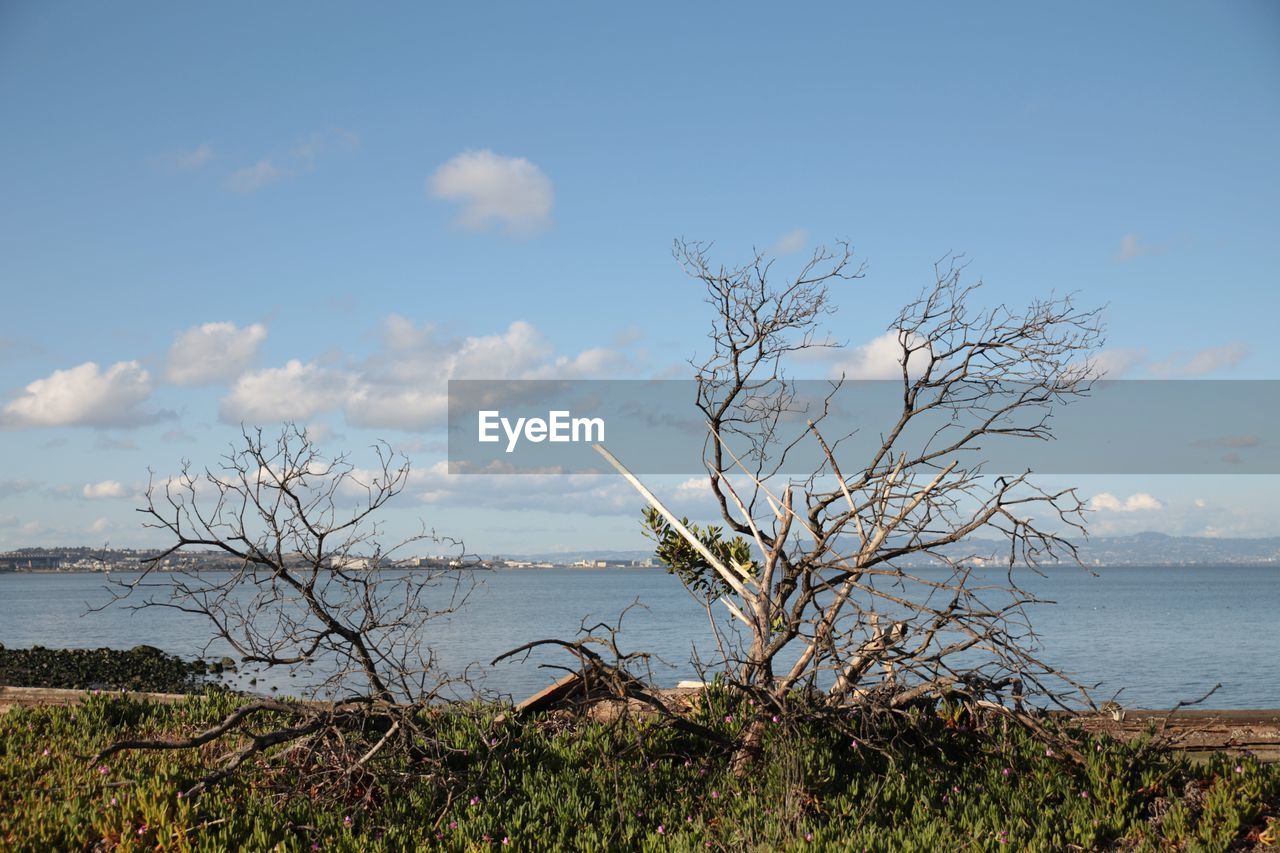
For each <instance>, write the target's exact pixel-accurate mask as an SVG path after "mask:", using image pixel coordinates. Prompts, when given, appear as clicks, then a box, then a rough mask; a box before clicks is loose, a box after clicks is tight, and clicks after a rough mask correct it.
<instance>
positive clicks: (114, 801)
mask: <svg viewBox="0 0 1280 853" xmlns="http://www.w3.org/2000/svg"><path fill="white" fill-rule="evenodd" d="M115 804H116V798H115V797H112V798H111V805H113V806H114V805H115Z"/></svg>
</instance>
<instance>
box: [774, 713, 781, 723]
mask: <svg viewBox="0 0 1280 853" xmlns="http://www.w3.org/2000/svg"><path fill="white" fill-rule="evenodd" d="M773 721H774V722H775V723H777V722H780V720H779V719H778V715H777V714H774V715H773Z"/></svg>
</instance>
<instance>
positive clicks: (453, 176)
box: [427, 149, 555, 235]
mask: <svg viewBox="0 0 1280 853" xmlns="http://www.w3.org/2000/svg"><path fill="white" fill-rule="evenodd" d="M427 187H428V190H429V192H430V193H431V195H432V196H434V197H435V198H440V199H446V200H449V201H459V202H461V203H462V210H461V212H460V213H459V214H458V222H459V223H460V224H461V225H462V226H463V227H464V228H467V229H470V230H472V231H482V230H484V229H486V228H489V227H490V226H493V225H504V226H506V228H507V230H508V231H509V232H511V233H514V234H522V235H527V234H534V233H537V232H538V231H541V230H542V229H544V228H546V227H547V226H548V225H549V224H550V223H551V207H552V204H553V203H554V201H555V192H554V190H553V189H552V185H551V179H550V178H548V177H547V176H546V175H545V174H544V173H543V171H542V170H541V169H539V168H538V167H537V166H535V165H534V164H533V163H530V162H529V161H528V160H526V159H525V158H523V157H503V156H501V155H499V154H495V153H493V152H492V151H489V150H487V149H486V150H483V151H464V152H463V153H461V154H459V155H458V156H456V157H454V158H453V159H452V160H450V161H449V162H447V163H445V164H444V165H443V166H441V167H440V168H438V169H436V171H435V174H433V175H432V176H431V178H430V180H429V181H428V182H427Z"/></svg>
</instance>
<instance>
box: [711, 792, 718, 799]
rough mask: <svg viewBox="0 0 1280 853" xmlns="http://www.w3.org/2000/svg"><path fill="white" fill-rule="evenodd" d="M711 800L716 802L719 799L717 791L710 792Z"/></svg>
mask: <svg viewBox="0 0 1280 853" xmlns="http://www.w3.org/2000/svg"><path fill="white" fill-rule="evenodd" d="M711 799H713V800H718V799H720V792H719V791H712V792H711Z"/></svg>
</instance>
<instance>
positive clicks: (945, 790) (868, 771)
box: [0, 694, 1280, 850]
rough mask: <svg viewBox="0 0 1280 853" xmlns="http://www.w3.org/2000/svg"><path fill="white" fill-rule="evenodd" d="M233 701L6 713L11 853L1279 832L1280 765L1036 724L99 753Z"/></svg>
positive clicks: (706, 718)
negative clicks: (206, 760)
mask: <svg viewBox="0 0 1280 853" xmlns="http://www.w3.org/2000/svg"><path fill="white" fill-rule="evenodd" d="M237 701H241V700H238V699H236V698H234V697H230V696H227V695H210V696H206V697H193V698H192V699H190V700H188V701H187V702H186V703H183V704H180V705H172V706H159V705H149V704H140V703H137V702H134V701H131V700H125V699H120V698H117V697H114V696H111V695H105V694H104V695H101V696H94V697H92V698H90V699H89V700H88V701H87V702H86V703H85V704H84V705H82V706H80V707H74V708H39V709H29V710H19V711H13V712H10V713H8V714H5V715H3V716H0V800H2V801H3V807H2V808H0V847H5V848H6V849H30V850H44V849H76V848H78V849H85V848H90V847H93V848H94V849H122V850H141V849H155V848H157V847H164V848H166V849H198V850H221V849H231V848H249V849H259V850H262V849H271V848H275V849H282V850H401V849H413V848H428V849H432V848H435V849H444V850H547V849H569V850H605V849H655V850H707V849H712V850H742V849H749V850H776V849H788V850H802V849H850V850H862V849H870V850H901V849H947V848H954V849H961V848H963V849H979V850H997V849H1068V848H1077V849H1078V848H1083V849H1103V848H1108V849H1110V848H1117V847H1119V848H1121V849H1182V848H1185V849H1209V850H1222V849H1226V848H1228V847H1229V846H1231V845H1233V844H1236V843H1241V842H1242V843H1243V844H1244V846H1245V847H1249V846H1257V847H1259V848H1264V847H1266V846H1267V845H1268V844H1274V843H1276V838H1275V836H1276V834H1277V831H1280V821H1277V818H1276V814H1277V807H1278V805H1280V766H1275V765H1265V764H1260V763H1258V762H1256V761H1255V760H1253V759H1251V758H1248V757H1245V758H1230V757H1227V756H1217V757H1215V758H1213V759H1211V760H1209V761H1207V762H1201V763H1192V762H1190V761H1188V760H1187V759H1185V758H1183V757H1180V756H1177V755H1175V754H1171V753H1168V752H1164V751H1160V750H1152V749H1147V748H1145V747H1144V746H1143V744H1141V743H1132V744H1129V745H1121V744H1119V743H1117V742H1114V741H1111V740H1106V739H1097V740H1089V739H1082V740H1080V741H1078V742H1077V745H1078V748H1079V752H1080V753H1081V757H1082V759H1083V761H1082V763H1081V762H1077V761H1072V760H1071V759H1069V758H1068V757H1066V756H1065V755H1063V754H1062V751H1061V749H1054V748H1053V747H1046V745H1045V743H1044V742H1042V741H1040V740H1038V739H1035V738H1032V737H1031V736H1029V735H1028V734H1026V733H1025V732H1024V731H1022V730H1018V729H1014V728H1004V727H1002V726H994V727H991V728H990V729H987V730H984V731H977V730H974V729H971V728H969V727H967V726H965V725H963V724H958V723H957V720H956V719H955V718H954V717H945V716H941V715H939V716H936V717H935V716H934V715H933V714H932V713H930V714H928V715H927V716H926V717H924V718H921V719H919V720H916V721H914V723H913V725H911V726H909V727H904V728H903V729H902V730H901V731H900V732H896V733H895V732H893V731H886V730H885V729H883V728H882V729H879V730H876V731H870V730H867V731H865V735H866V738H865V739H862V738H859V737H856V736H851V735H850V732H849V731H847V730H846V731H841V732H836V731H833V730H832V729H831V728H830V727H829V726H826V725H824V726H823V727H821V728H819V727H816V726H813V725H812V724H809V723H806V722H805V721H803V720H800V721H795V722H788V721H785V720H781V719H779V720H776V721H775V720H774V719H773V718H772V717H770V718H769V720H768V722H769V728H768V732H769V734H768V736H767V738H766V742H765V747H764V749H765V754H764V759H765V760H764V763H763V765H762V766H763V767H765V768H767V770H766V772H763V773H759V774H752V775H751V776H749V777H746V778H737V777H735V776H734V775H733V774H732V773H731V772H730V760H729V759H730V757H729V755H728V754H727V753H726V752H724V751H722V750H718V749H716V748H714V747H711V746H709V745H708V743H707V741H705V740H701V739H695V738H693V737H691V736H690V735H687V734H682V733H680V732H678V731H675V730H673V729H672V728H670V727H666V726H660V725H654V724H651V723H645V722H640V723H631V722H626V723H622V724H618V723H614V724H603V723H599V722H590V721H586V720H579V719H567V718H563V717H557V716H554V715H553V716H535V717H532V718H529V719H527V720H521V721H511V720H507V721H505V722H504V721H499V720H497V719H496V717H497V714H498V713H499V711H498V709H497V708H494V707H490V706H479V705H468V706H454V707H450V708H446V709H442V710H441V711H440V712H438V713H437V714H435V715H434V716H433V717H432V718H431V719H430V721H429V725H430V726H431V727H432V730H433V731H434V732H435V733H436V734H437V735H438V736H439V737H440V738H441V740H442V741H443V742H445V743H447V744H448V745H449V747H450V749H451V750H452V757H451V759H450V761H449V762H448V765H447V769H446V772H445V773H444V774H443V775H442V777H441V778H439V779H438V780H437V781H435V782H434V783H432V784H424V783H422V782H420V781H419V782H415V783H413V784H411V785H406V784H404V783H403V782H402V781H400V780H399V779H398V778H397V777H396V774H395V773H394V772H391V771H389V770H386V769H383V770H381V771H380V772H379V774H378V775H376V776H375V775H372V774H369V775H365V776H361V775H359V774H354V775H344V777H343V778H341V779H333V778H329V777H327V776H326V775H325V773H324V763H323V761H324V757H323V756H319V755H305V754H303V755H298V756H297V759H296V761H295V762H293V764H292V766H290V767H289V768H288V769H287V770H283V771H282V770H268V769H266V768H265V767H262V766H258V767H255V768H252V769H250V771H249V772H248V773H246V774H243V775H242V776H241V777H239V778H236V779H233V780H231V781H229V782H227V783H226V784H224V785H222V786H219V787H216V788H214V789H212V790H211V791H209V792H206V793H205V794H202V795H201V796H200V797H199V798H197V799H195V800H189V799H184V798H183V797H182V796H181V793H180V792H181V791H182V790H183V789H184V788H185V786H187V785H189V784H190V783H191V781H192V780H193V779H194V778H197V777H198V775H199V774H200V772H201V770H200V766H199V764H198V761H199V758H200V756H199V755H198V753H197V752H195V751H191V750H184V751H174V752H143V753H125V754H120V755H117V756H114V757H113V758H112V759H111V760H109V761H106V762H103V763H91V762H89V761H87V760H86V756H88V755H91V754H92V753H93V752H94V750H96V749H97V748H99V747H101V746H102V745H103V744H104V743H106V742H108V741H109V740H110V739H112V738H115V737H118V736H121V735H146V736H157V735H178V734H191V733H193V732H195V731H198V730H200V729H201V728H202V727H203V726H205V725H208V724H209V723H211V722H212V721H214V720H216V719H218V718H219V717H220V716H221V715H225V714H226V713H227V711H228V710H229V709H230V708H231V706H232V705H233V704H234V703H236V702H237ZM697 713H698V715H699V717H700V719H699V721H700V722H702V723H704V724H706V725H708V726H711V727H714V728H717V729H718V730H721V731H722V732H724V733H729V732H730V731H731V730H732V729H733V727H735V726H742V725H745V724H747V722H748V721H749V720H750V718H751V716H752V713H753V709H752V708H750V707H744V706H741V705H739V706H730V705H729V704H728V700H727V699H725V698H724V697H721V696H717V695H714V694H713V695H712V696H710V697H709V698H708V701H706V702H705V703H704V704H703V706H702V708H701V709H700V710H699V711H698V712H697ZM855 731H856V727H855ZM374 734H375V733H371V739H372V737H373V735H374ZM876 743H880V744H886V743H889V744H892V749H890V750H885V749H883V748H881V747H877V746H874V745H873V744H876ZM347 746H348V747H349V748H352V749H359V748H360V747H361V744H357V743H350V744H347ZM276 766H277V767H279V766H280V765H276Z"/></svg>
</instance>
